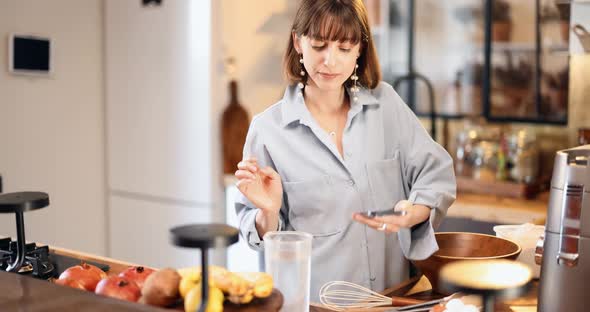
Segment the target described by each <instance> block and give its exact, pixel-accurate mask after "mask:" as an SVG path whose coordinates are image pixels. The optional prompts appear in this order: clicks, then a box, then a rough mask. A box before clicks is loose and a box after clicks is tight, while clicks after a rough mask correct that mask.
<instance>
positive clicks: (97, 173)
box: [0, 0, 106, 254]
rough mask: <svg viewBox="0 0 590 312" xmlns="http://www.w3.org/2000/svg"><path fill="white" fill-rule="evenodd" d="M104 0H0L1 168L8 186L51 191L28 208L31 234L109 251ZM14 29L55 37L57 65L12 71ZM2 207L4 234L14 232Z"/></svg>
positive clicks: (56, 242) (27, 224)
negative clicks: (44, 71)
mask: <svg viewBox="0 0 590 312" xmlns="http://www.w3.org/2000/svg"><path fill="white" fill-rule="evenodd" d="M101 3H102V2H101V1H100V0H52V1H40V0H2V1H0V172H1V173H2V175H3V177H4V191H5V192H14V191H22V190H35V191H45V192H47V193H49V195H50V200H51V205H50V206H49V207H47V208H45V209H43V210H39V211H33V212H28V213H26V214H25V228H26V237H27V239H28V240H31V241H38V242H45V243H49V244H53V245H58V246H64V247H68V248H73V249H77V250H81V251H86V252H91V253H97V254H104V253H105V252H106V247H105V237H104V233H105V161H104V159H105V155H104V113H103V103H104V98H103V72H102V49H103V46H102V37H101V35H102V32H101V29H102V12H101V10H102V4H101ZM9 33H35V34H39V35H44V36H48V37H50V38H51V40H52V42H53V44H54V46H55V49H54V50H53V52H54V53H53V65H54V72H53V76H52V77H50V78H29V77H23V76H15V75H12V74H9V73H8V72H7V58H8V56H7V50H8V47H7V43H8V34H9ZM15 232H16V231H15V221H14V216H13V215H5V214H3V215H0V236H1V235H12V236H13V237H16V236H15V235H16V234H15Z"/></svg>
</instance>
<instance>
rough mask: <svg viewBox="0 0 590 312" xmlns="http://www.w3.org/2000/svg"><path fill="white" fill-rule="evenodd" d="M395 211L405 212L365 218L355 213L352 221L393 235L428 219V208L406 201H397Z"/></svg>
mask: <svg viewBox="0 0 590 312" xmlns="http://www.w3.org/2000/svg"><path fill="white" fill-rule="evenodd" d="M394 209H395V210H396V211H406V212H407V213H406V214H405V215H403V216H394V215H391V216H382V217H374V218H367V217H365V216H363V215H361V214H359V213H355V214H354V215H353V216H352V217H353V220H355V221H357V222H359V223H363V224H366V225H368V226H369V227H372V228H373V229H375V230H378V231H383V232H386V233H395V232H397V231H399V230H400V229H402V228H411V227H412V226H414V225H416V224H419V223H422V222H424V221H426V220H428V218H429V217H430V208H429V207H427V206H424V205H412V203H411V202H409V201H407V200H402V201H399V202H398V203H397V204H396V205H395V208H394Z"/></svg>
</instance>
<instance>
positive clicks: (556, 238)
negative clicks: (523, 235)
mask: <svg viewBox="0 0 590 312" xmlns="http://www.w3.org/2000/svg"><path fill="white" fill-rule="evenodd" d="M539 243H540V244H539V245H538V247H537V255H538V258H537V260H538V261H537V263H539V262H540V261H541V260H542V266H541V281H540V285H539V301H538V311H540V312H554V311H572V312H575V311H588V309H589V307H590V295H588V292H587V289H586V287H585V285H586V283H587V280H588V279H589V278H590V145H584V146H580V147H576V148H572V149H566V150H562V151H558V152H557V155H556V156H555V165H554V167H553V177H552V179H551V193H550V197H549V207H548V209H547V222H546V226H545V237H544V241H543V240H542V241H540V242H539ZM541 254H542V258H541Z"/></svg>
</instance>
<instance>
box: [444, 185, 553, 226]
mask: <svg viewBox="0 0 590 312" xmlns="http://www.w3.org/2000/svg"><path fill="white" fill-rule="evenodd" d="M548 199H549V194H548V193H541V194H539V196H537V198H535V199H530V200H527V199H516V198H508V197H500V196H493V195H479V194H468V193H460V194H458V195H457V200H456V201H455V203H453V205H452V206H451V207H450V208H449V210H448V212H447V215H448V216H451V217H462V218H471V219H474V220H478V221H484V222H490V223H503V224H522V223H527V222H528V223H533V224H544V223H545V218H546V216H547V204H548Z"/></svg>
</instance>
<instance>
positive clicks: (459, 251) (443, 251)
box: [412, 232, 521, 294]
mask: <svg viewBox="0 0 590 312" xmlns="http://www.w3.org/2000/svg"><path fill="white" fill-rule="evenodd" d="M434 235H435V237H436V242H437V243H438V247H439V250H438V251H437V252H436V253H434V254H433V255H432V256H430V257H429V258H426V259H424V260H413V261H412V263H413V264H414V265H415V266H416V267H417V268H418V269H419V270H420V271H421V272H422V274H424V275H425V276H426V277H427V278H428V280H429V281H430V284H431V285H432V290H433V291H435V292H437V293H440V294H445V293H444V292H442V291H441V290H440V289H439V285H438V275H439V272H440V269H441V268H442V267H443V266H444V265H445V264H447V263H451V262H455V261H461V260H490V259H507V260H515V259H516V258H517V257H518V255H519V254H520V252H521V248H520V246H519V245H518V244H517V243H515V242H513V241H511V240H508V239H504V238H500V237H496V236H492V235H486V234H479V233H469V232H439V233H435V234H434Z"/></svg>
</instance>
